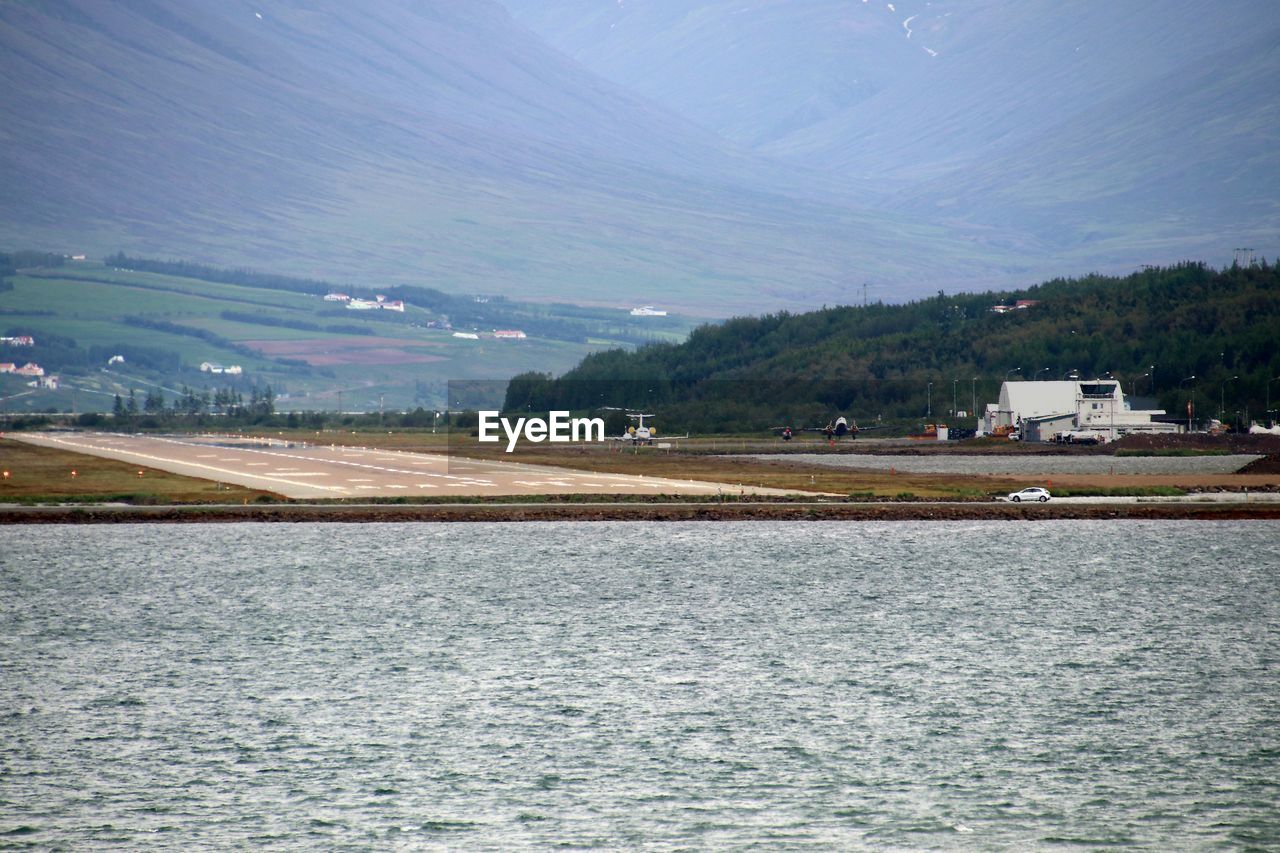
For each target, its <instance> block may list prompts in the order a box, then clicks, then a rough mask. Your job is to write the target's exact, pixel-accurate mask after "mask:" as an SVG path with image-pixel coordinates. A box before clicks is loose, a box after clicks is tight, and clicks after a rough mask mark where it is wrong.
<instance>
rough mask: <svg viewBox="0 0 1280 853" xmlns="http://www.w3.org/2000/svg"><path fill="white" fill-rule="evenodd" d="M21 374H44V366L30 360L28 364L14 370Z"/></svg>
mask: <svg viewBox="0 0 1280 853" xmlns="http://www.w3.org/2000/svg"><path fill="white" fill-rule="evenodd" d="M13 372H14V373H16V374H18V375H19V376H44V368H43V367H41V366H40V365H38V364H36V363H35V362H34V361H28V362H27V363H26V364H24V365H22V367H19V368H18V369H17V370H15V371H13Z"/></svg>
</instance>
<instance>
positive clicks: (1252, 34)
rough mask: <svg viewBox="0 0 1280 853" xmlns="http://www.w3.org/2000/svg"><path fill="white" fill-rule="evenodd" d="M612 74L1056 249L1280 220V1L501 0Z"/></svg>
mask: <svg viewBox="0 0 1280 853" xmlns="http://www.w3.org/2000/svg"><path fill="white" fill-rule="evenodd" d="M505 2H506V5H507V7H508V8H510V9H511V10H512V11H513V14H515V15H516V17H517V19H518V20H519V21H521V22H522V23H524V24H525V25H527V26H529V27H530V28H531V29H533V30H534V31H535V32H537V33H538V34H539V35H541V36H543V37H544V38H546V39H547V40H548V41H549V42H550V43H552V44H554V45H555V46H557V47H559V48H560V49H562V50H563V51H565V52H566V53H567V54H569V55H571V56H573V57H575V58H577V59H578V60H579V61H581V62H582V63H583V64H584V65H586V66H587V67H589V68H591V69H592V70H594V71H596V72H598V73H600V74H601V75H602V76H604V77H606V78H608V79H610V80H613V81H615V82H618V83H620V84H622V85H625V86H627V87H628V88H630V89H632V90H634V91H636V92H639V93H641V94H643V95H645V96H647V97H649V98H651V99H653V100H654V101H656V102H658V103H661V104H664V105H666V106H668V107H670V108H671V109H673V110H675V111H677V112H680V113H682V114H684V115H686V116H688V117H690V118H691V119H692V120H696V121H699V122H700V123H702V124H703V126H705V127H707V128H708V129H710V130H714V131H715V132H717V133H719V134H721V135H723V136H725V137H726V138H728V139H732V140H734V141H736V142H738V143H740V144H743V145H747V146H750V147H752V148H753V149H754V150H756V151H759V152H760V153H764V154H768V155H770V156H772V157H776V158H780V159H785V160H789V161H791V162H795V163H798V164H803V165H804V166H805V167H806V168H811V169H820V170H823V171H826V172H828V173H829V174H832V175H833V176H834V177H833V180H844V181H851V182H854V183H855V184H856V185H857V186H859V187H860V189H861V196H860V197H861V198H862V199H863V200H864V201H866V202H868V203H873V204H876V205H878V206H879V207H881V208H882V209H884V210H886V211H892V212H893V213H895V214H897V215H900V216H907V217H915V218H921V219H925V220H928V221H934V222H937V221H942V222H944V223H946V224H948V225H949V226H951V227H955V228H957V229H967V230H968V231H969V233H974V232H978V233H981V232H983V230H984V229H986V230H988V233H989V235H990V237H989V241H988V243H987V245H989V246H1003V247H1005V248H1008V249H1010V250H1015V251H1019V250H1025V251H1026V252H1029V253H1032V254H1035V255H1038V256H1039V257H1041V258H1043V259H1044V260H1045V261H1050V262H1052V263H1056V264H1057V265H1058V266H1059V268H1067V269H1081V268H1089V267H1094V268H1112V269H1115V268H1123V267H1124V266H1126V265H1131V266H1132V265H1137V264H1140V263H1147V262H1151V263H1159V262H1161V261H1164V260H1168V259H1176V258H1178V257H1187V256H1197V255H1198V256H1203V257H1209V258H1214V259H1220V260H1223V261H1224V262H1225V260H1228V259H1230V257H1231V253H1232V249H1233V248H1234V247H1238V246H1252V247H1254V248H1255V249H1264V250H1266V251H1268V252H1272V253H1274V252H1275V251H1276V249H1277V248H1280V245H1278V244H1277V237H1276V234H1277V230H1278V229H1277V226H1280V207H1278V206H1277V203H1276V199H1277V198H1278V197H1280V192H1278V191H1280V121H1278V119H1280V88H1278V87H1276V86H1275V84H1274V81H1275V80H1276V79H1280V47H1277V44H1278V43H1280V6H1276V4H1274V3H1272V2H1269V0H1243V1H1242V2H1239V3H1231V4H1219V3H1213V2H1209V0H1161V1H1160V2H1156V3H1148V4H1136V3H1086V4H1074V5H1070V6H1064V5H1063V4H1061V3H1058V2H1054V0H928V1H927V2H926V0H901V2H898V0H895V2H893V3H886V2H880V0H875V2H865V0H864V2H843V0H842V2H836V0H789V2H758V3H751V4H743V3H737V2H731V0H695V2H680V0H643V2H609V3H603V2H596V0H551V2H547V0H505Z"/></svg>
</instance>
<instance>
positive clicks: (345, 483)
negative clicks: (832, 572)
mask: <svg viewBox="0 0 1280 853" xmlns="http://www.w3.org/2000/svg"><path fill="white" fill-rule="evenodd" d="M7 437H8V438H12V439H14V440H16V441H25V442H28V443H30V444H38V445H42V446H45V447H57V448H61V449H63V450H69V451H73V452H76V453H86V454H89V455H91V456H101V457H105V458H107V459H119V460H122V461H124V462H129V463H132V464H137V465H147V466H149V467H152V468H159V469H161V470H164V471H171V472H173V473H175V474H184V475H186V476H189V477H199V478H201V479H205V480H216V481H218V482H221V483H234V484H235V485H238V486H246V487H248V488H252V489H262V490H264V491H269V492H275V493H276V494H279V495H283V496H285V497H287V498H296V499H315V498H372V497H408V496H424V495H432V496H440V497H474V496H490V495H550V494H605V495H618V494H627V495H658V494H663V495H714V494H717V493H720V492H722V491H723V492H724V493H726V494H738V493H740V492H744V493H746V494H751V495H784V494H789V493H788V492H784V491H782V490H780V489H761V488H751V487H745V486H738V485H733V484H729V483H707V482H701V481H695V480H669V479H664V478H661V477H641V476H635V475H630V474H608V473H600V474H595V473H591V472H587V471H574V470H570V469H568V468H553V467H550V466H546V465H527V464H523V463H517V462H490V461H487V460H479V459H467V458H465V457H458V456H447V455H445V454H442V453H441V454H432V453H408V452H404V451H396V450H377V449H363V448H352V447H334V446H331V445H311V444H297V443H289V442H278V441H271V442H268V441H265V440H254V441H251V442H250V441H245V440H242V439H237V438H234V437H229V436H156V435H120V434H116V433H93V432H66V433H63V432H45V433H10V434H9V435H8V436H7Z"/></svg>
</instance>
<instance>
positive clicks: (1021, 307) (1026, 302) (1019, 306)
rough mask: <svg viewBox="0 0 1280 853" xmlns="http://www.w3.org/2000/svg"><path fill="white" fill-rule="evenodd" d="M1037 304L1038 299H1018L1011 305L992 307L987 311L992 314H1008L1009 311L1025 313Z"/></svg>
mask: <svg viewBox="0 0 1280 853" xmlns="http://www.w3.org/2000/svg"><path fill="white" fill-rule="evenodd" d="M1039 304H1040V300H1039V299H1019V300H1018V301H1017V302H1015V303H1013V304H1012V305H992V306H991V308H990V309H989V310H990V311H991V313H992V314H1008V313H1009V312H1010V311H1025V310H1027V309H1028V308H1034V307H1035V306H1037V305H1039Z"/></svg>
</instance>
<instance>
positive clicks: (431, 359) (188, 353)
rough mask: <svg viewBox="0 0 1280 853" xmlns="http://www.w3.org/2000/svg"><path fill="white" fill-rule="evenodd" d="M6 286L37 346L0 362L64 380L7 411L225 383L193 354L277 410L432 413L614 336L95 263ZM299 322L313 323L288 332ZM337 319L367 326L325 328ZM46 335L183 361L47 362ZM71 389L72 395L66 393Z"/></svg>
mask: <svg viewBox="0 0 1280 853" xmlns="http://www.w3.org/2000/svg"><path fill="white" fill-rule="evenodd" d="M11 281H12V283H13V289H12V290H11V291H7V292H4V293H0V328H2V329H5V330H10V331H13V332H15V333H31V334H33V335H35V337H36V342H37V345H36V347H35V348H33V349H32V350H30V351H24V352H16V351H15V352H13V353H7V352H5V353H0V360H10V359H12V360H17V359H21V360H27V359H30V360H35V361H37V362H38V363H42V364H44V365H45V366H46V369H48V370H50V372H56V373H58V374H59V375H60V376H61V378H62V380H63V384H64V386H66V387H65V389H64V390H63V391H61V392H58V391H46V390H43V389H42V390H39V391H34V392H28V391H26V390H25V388H24V385H23V384H18V385H14V386H13V387H8V385H6V386H4V387H0V398H8V399H4V400H0V406H2V407H3V410H4V411H10V412H14V411H47V410H49V409H51V408H52V409H56V410H60V411H66V410H69V409H70V408H71V407H72V406H73V405H74V406H75V407H76V410H77V411H87V410H94V409H97V410H109V409H110V408H111V405H112V401H113V397H114V395H115V394H121V395H127V394H128V391H129V389H130V388H136V389H137V390H138V391H139V393H142V394H145V392H146V390H147V389H148V388H151V387H159V388H162V389H165V390H166V392H167V393H168V394H169V395H170V399H172V394H173V392H174V391H176V390H177V389H179V388H180V387H181V386H182V385H188V386H190V387H192V388H196V389H201V388H210V389H216V388H218V387H222V386H223V385H225V384H227V380H225V379H222V378H220V377H214V376H211V375H209V374H201V373H199V372H198V367H199V365H200V364H201V363H202V362H205V361H212V362H218V363H222V364H238V365H241V366H242V367H243V369H244V371H245V374H244V377H243V379H242V380H240V383H241V384H242V385H245V386H247V385H250V384H257V385H259V386H265V385H268V384H269V385H271V386H272V387H273V388H274V389H275V390H276V391H277V396H278V399H279V408H280V409H281V410H298V411H301V410H307V409H314V410H324V409H327V410H333V409H336V408H338V407H339V404H340V403H341V405H342V407H343V408H344V409H346V410H348V411H351V410H361V411H363V410H370V409H377V408H379V407H383V406H385V407H386V408H387V409H389V410H407V409H412V408H415V407H416V406H419V405H422V406H424V407H427V408H432V407H435V408H442V407H444V405H445V403H446V401H445V399H444V397H445V392H444V386H445V384H446V383H447V382H448V381H452V380H472V379H483V380H505V379H507V378H509V377H510V376H512V375H514V374H516V373H519V372H522V371H524V370H529V369H537V370H542V371H552V372H562V371H564V370H566V369H568V368H569V367H571V366H573V365H575V364H577V363H578V361H580V360H581V359H582V357H583V356H584V355H586V354H587V353H589V352H592V351H594V350H598V349H602V348H607V347H610V346H617V345H619V344H618V343H617V342H616V341H614V340H611V339H610V338H608V337H607V336H604V337H597V338H594V339H593V340H592V341H591V342H590V343H588V342H585V341H572V340H557V339H552V338H545V337H538V336H537V335H531V336H530V337H529V338H528V339H526V340H520V341H504V340H495V339H493V338H481V339H480V340H465V339H460V338H455V337H454V336H453V334H452V332H451V331H449V330H444V329H436V328H428V327H427V324H428V322H430V321H432V320H434V319H437V318H436V317H435V315H433V314H432V313H431V312H430V311H429V310H427V309H425V308H422V307H420V306H414V305H412V304H410V305H408V306H406V311H405V313H404V315H402V316H401V315H387V316H390V317H392V320H387V319H385V317H384V318H382V319H374V318H372V317H370V316H369V315H366V314H363V312H357V311H349V310H346V309H344V308H342V307H341V306H340V305H335V304H334V303H326V302H324V301H323V300H322V299H321V298H320V295H318V294H305V293H293V292H288V291H281V290H272V289H267V288H259V287H248V286H240V285H232V284H221V283H215V282H208V281H204V280H198V279H190V278H182V277H178V276H169V275H160V274H155V273H147V272H137V271H128V270H117V269H113V268H109V267H105V266H103V265H101V264H96V263H79V264H75V265H73V266H67V267H62V268H58V269H54V270H34V271H28V272H27V273H26V274H21V275H18V276H15V277H13V278H12V279H11ZM581 310H583V309H574V308H572V306H565V307H563V308H560V309H557V308H555V307H554V306H542V307H536V308H533V309H531V311H532V312H533V314H532V315H537V314H540V313H542V312H545V316H547V317H550V318H555V317H558V316H560V315H561V314H564V315H565V316H569V314H571V313H572V312H574V311H579V312H580V311H581ZM557 312H560V313H557ZM566 312H568V313H566ZM616 313H618V314H619V316H624V315H623V314H622V312H616ZM382 314H385V312H382ZM224 315H229V316H224ZM532 315H531V316H532ZM380 316H381V315H380ZM130 317H141V318H143V319H145V320H146V321H148V322H153V323H161V324H172V325H175V326H179V327H185V328H188V329H192V330H198V331H203V332H206V333H210V334H212V335H215V336H217V338H218V339H222V340H224V341H225V342H226V343H219V342H218V340H208V339H204V338H201V337H199V336H198V335H197V334H194V333H184V332H182V331H181V330H180V329H171V328H147V327H142V326H139V325H138V324H136V323H132V322H130V321H129V320H128V318H130ZM254 320H257V322H254ZM282 323H283V324H293V325H282ZM299 324H309V325H312V326H315V327H317V328H316V329H314V330H313V329H308V328H297V327H296V326H297V325H299ZM335 326H336V327H350V328H353V329H355V330H363V332H364V333H365V334H354V333H345V332H335V331H332V330H331V329H330V328H328V327H335ZM620 328H621V327H620ZM477 331H478V332H481V333H483V332H488V331H490V330H487V329H479V330H477ZM633 332H634V330H633ZM52 336H56V337H60V338H64V339H65V338H70V339H72V340H73V341H74V346H75V348H76V349H77V350H79V351H84V350H88V349H89V348H91V347H103V348H114V347H121V346H124V345H132V346H136V347H148V348H152V349H155V350H162V351H165V352H169V353H174V354H176V355H177V357H178V358H180V359H181V362H182V363H183V365H184V369H183V371H181V372H179V373H174V372H171V371H170V372H157V371H156V370H152V369H148V368H146V367H145V366H140V365H135V364H130V363H126V364H125V365H116V366H113V367H112V369H111V372H110V373H104V372H103V368H105V366H106V365H105V364H96V362H95V363H93V364H90V365H86V361H85V357H84V356H81V357H80V358H79V363H77V364H74V365H72V364H69V363H58V362H59V359H62V360H63V361H64V362H65V361H66V357H67V354H66V353H65V352H58V353H53V352H51V351H50V349H49V348H48V347H47V346H44V345H42V343H41V340H42V338H43V339H46V340H48V339H50V338H51V337H52ZM282 359H284V360H292V361H293V362H295V363H294V364H287V363H284V362H282V361H281V360H282ZM296 362H308V363H309V365H310V366H309V367H308V366H300V365H299V364H297V363H296ZM76 390H78V391H79V392H81V393H80V394H79V395H78V396H76V397H74V398H73V393H72V392H73V391H76ZM339 392H342V393H341V396H340V395H339ZM15 395H17V396H15ZM246 396H247V394H246Z"/></svg>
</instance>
